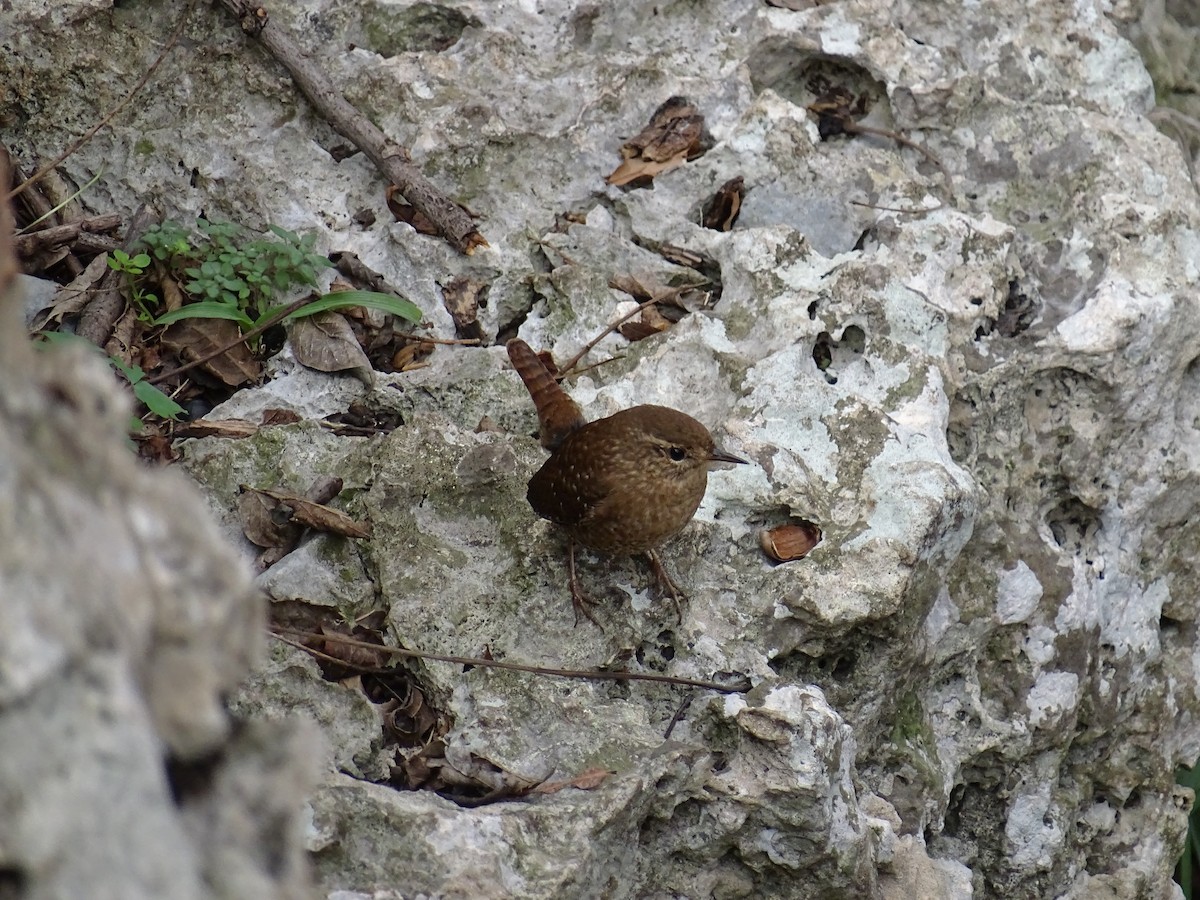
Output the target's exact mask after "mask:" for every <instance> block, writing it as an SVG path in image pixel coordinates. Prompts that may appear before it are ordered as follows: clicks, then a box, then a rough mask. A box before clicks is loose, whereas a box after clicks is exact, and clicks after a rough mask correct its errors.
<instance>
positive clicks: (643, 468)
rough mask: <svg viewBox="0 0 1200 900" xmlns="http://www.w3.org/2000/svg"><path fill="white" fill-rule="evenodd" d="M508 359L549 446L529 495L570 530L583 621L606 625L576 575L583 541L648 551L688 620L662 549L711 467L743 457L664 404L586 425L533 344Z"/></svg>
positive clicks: (514, 349)
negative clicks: (577, 555) (598, 618)
mask: <svg viewBox="0 0 1200 900" xmlns="http://www.w3.org/2000/svg"><path fill="white" fill-rule="evenodd" d="M508 356H509V359H511V360H512V362H513V366H514V367H515V368H516V370H517V373H518V374H519V375H520V376H521V380H522V381H524V382H525V386H526V388H528V390H529V394H530V396H531V397H532V398H533V402H534V405H535V406H536V407H537V411H538V423H539V426H540V437H541V443H542V446H544V447H546V449H548V450H550V458H549V459H548V460H546V462H545V464H544V465H543V466H542V467H541V468H540V469H538V471H537V472H536V473H535V474H534V476H533V478H531V479H530V480H529V492H528V494H527V495H526V496H527V498H528V500H529V505H530V506H532V507H533V511H534V512H536V513H537V514H538V515H539V516H541V517H542V518H544V519H549V520H550V521H551V522H554V523H555V524H556V525H560V526H562V528H563V530H564V531H566V533H567V537H568V560H569V566H570V570H569V571H570V587H571V603H572V605H573V606H574V608H575V621H576V623H578V622H579V614H580V613H583V614H584V616H586V617H587V618H588V619H589V620H591V621H592V622H593V623H594V624H596V625H597V626H599V624H600V623H599V622H597V621H596V619H595V617H594V616H593V615H592V613H591V611H590V610H589V609H588V604H589V603H590V602H591V601H589V600H588V599H587V597H586V596H584V594H583V591H582V590H581V589H580V587H579V581H578V579H577V578H576V575H575V543H576V542H578V543H580V544H583V545H584V546H585V547H589V548H591V549H592V550H596V551H599V552H600V553H605V554H612V555H623V554H635V553H644V554H645V555H646V556H647V557H648V558H649V560H650V565H651V568H652V569H653V571H654V574H655V577H656V578H657V579H658V581H659V583H660V584H661V585H662V586H663V588H664V589H665V590H666V591H667V592H668V593H669V594H670V595H671V599H672V600H673V601H674V602H675V609H676V612H677V613H678V614H679V615H680V617H682V612H681V610H680V607H679V600H680V596H681V593H680V591H679V589H678V587H676V585H675V583H674V582H673V581H672V580H671V578H670V576H669V575H668V574H667V571H666V569H665V568H664V567H663V564H662V560H660V559H659V556H658V552H657V550H658V547H660V546H661V545H662V544H663V543H665V542H666V541H668V540H670V539H671V538H673V537H674V536H675V535H677V534H679V532H681V531H682V530H683V528H684V526H686V525H687V523H688V522H690V521H691V520H692V516H693V515H694V514H695V512H696V508H697V507H698V506H699V505H700V501H701V499H702V498H703V497H704V490H705V488H706V487H707V486H708V469H709V466H710V465H711V464H712V463H718V462H727V463H744V462H745V460H744V459H739V458H738V457H736V456H733V455H732V454H729V453H726V452H725V451H724V450H721V449H720V448H719V447H717V446H716V445H715V444H714V443H713V439H712V435H710V434H709V433H708V429H707V428H705V427H704V426H703V425H701V424H700V423H699V422H697V421H696V420H695V419H693V418H692V417H691V416H688V415H685V414H683V413H681V412H679V411H678V410H674V409H668V408H667V407H665V406H635V407H633V408H632V409H625V410H622V411H621V412H619V413H616V414H614V415H611V416H609V417H608V418H605V419H598V420H597V421H595V422H587V421H585V420H584V418H583V413H582V412H581V410H580V409H579V406H578V405H577V404H576V403H575V401H574V400H572V399H571V398H570V397H568V396H567V395H566V393H565V392H564V391H563V390H562V388H560V387H559V386H558V383H557V382H555V380H554V378H553V377H552V376H551V375H550V373H549V371H548V370H547V369H546V367H545V366H544V365H542V362H541V360H539V359H538V357H537V355H536V354H534V352H533V351H532V350H531V349H530V348H529V345H528V344H526V343H525V342H524V341H522V340H512V341H509V342H508Z"/></svg>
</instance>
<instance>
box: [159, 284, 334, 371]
mask: <svg viewBox="0 0 1200 900" xmlns="http://www.w3.org/2000/svg"><path fill="white" fill-rule="evenodd" d="M311 302H312V298H311V297H301V298H300V299H299V300H293V301H292V302H291V303H289V304H288V305H287V306H285V307H284V308H283V309H281V310H279V312H277V313H275V315H273V316H271V318H269V319H267V320H266V321H265V322H263V323H262V324H261V325H256V326H255V327H253V328H251V329H250V330H249V331H247V332H246V333H245V334H243V335H242V336H241V337H239V338H238V339H237V340H236V341H230V342H229V343H228V344H226V345H225V346H224V347H218V348H217V349H216V350H214V351H212V353H206V354H204V355H203V356H201V357H200V358H199V359H194V360H192V361H191V362H190V363H188V364H187V365H183V366H180V367H179V368H178V369H172V370H171V371H169V372H160V373H159V374H157V375H155V376H154V377H153V378H147V379H146V383H147V384H161V383H162V382H164V381H167V380H168V379H171V378H174V377H175V376H176V375H179V374H182V373H183V372H187V371H190V370H191V369H194V368H196V366H202V365H204V364H205V363H206V362H208V361H209V360H210V359H216V358H217V357H218V356H220V355H221V354H222V353H227V352H228V351H230V350H232V349H233V348H234V347H236V346H237V345H238V344H243V343H245V342H246V341H249V340H253V339H254V338H256V337H258V336H259V335H260V334H262V333H263V332H264V331H266V330H267V329H268V328H271V327H272V326H274V325H278V324H279V323H280V322H282V321H283V320H284V319H286V318H287V317H288V316H290V315H291V314H292V313H294V312H295V311H296V310H298V309H299V308H300V307H302V306H306V305H307V304H309V303H311Z"/></svg>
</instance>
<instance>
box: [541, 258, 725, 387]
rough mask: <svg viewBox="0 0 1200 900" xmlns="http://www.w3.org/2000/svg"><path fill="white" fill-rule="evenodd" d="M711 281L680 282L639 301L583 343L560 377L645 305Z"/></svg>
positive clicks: (561, 370) (658, 301)
mask: <svg viewBox="0 0 1200 900" xmlns="http://www.w3.org/2000/svg"><path fill="white" fill-rule="evenodd" d="M711 283H712V282H710V281H709V280H708V279H707V278H706V279H704V280H703V281H697V282H696V283H694V284H682V285H680V286H679V287H673V288H671V289H670V290H668V291H663V292H662V293H661V294H658V295H657V296H654V297H651V298H650V299H649V300H646V301H644V302H642V303H639V304H638V305H637V306H636V307H634V308H633V309H632V310H631V311H630V312H629V313H627V314H626V315H623V316H621V318H619V319H617V320H616V321H615V322H613V323H612V324H611V325H609V326H608V327H607V328H605V329H604V330H603V331H601V332H600V333H599V334H598V335H596V336H595V337H594V338H592V339H591V340H590V341H588V342H587V343H586V344H584V345H583V349H582V350H580V351H579V352H578V353H576V354H575V355H574V356H572V357H571V358H570V359H569V360H568V361H567V362H566V363H565V364H564V365H563V366H562V368H560V369H559V370H558V371H559V375H560V376H561V377H566V375H567V374H569V373H570V371H571V370H572V369H573V368H575V366H577V365H578V364H579V361H580V360H581V359H583V358H584V357H585V356H587V355H588V354H589V353H591V352H592V350H593V349H594V348H595V346H596V345H597V344H599V343H600V342H601V341H602V340H604V339H605V338H606V337H608V336H609V335H610V334H612V333H613V332H614V331H616V330H617V329H618V328H620V327H621V326H622V325H624V324H625V323H626V322H628V321H629V320H630V319H632V318H633V317H634V316H636V315H637V314H638V313H640V312H641V311H642V310H643V309H645V308H646V307H648V306H653V305H654V304H655V303H662V302H663V301H664V300H670V299H671V298H672V297H678V296H679V295H680V294H682V293H683V292H684V291H690V290H692V289H693V288H701V287H704V286H705V285H706V284H711Z"/></svg>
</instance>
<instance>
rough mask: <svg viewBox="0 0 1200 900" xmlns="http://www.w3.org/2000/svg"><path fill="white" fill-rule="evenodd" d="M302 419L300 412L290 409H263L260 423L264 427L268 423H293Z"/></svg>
mask: <svg viewBox="0 0 1200 900" xmlns="http://www.w3.org/2000/svg"><path fill="white" fill-rule="evenodd" d="M299 421H302V420H301V418H300V413H298V412H296V411H294V410H291V409H276V408H271V409H264V410H263V414H262V424H263V426H264V427H266V426H268V425H295V424H296V423H297V422H299Z"/></svg>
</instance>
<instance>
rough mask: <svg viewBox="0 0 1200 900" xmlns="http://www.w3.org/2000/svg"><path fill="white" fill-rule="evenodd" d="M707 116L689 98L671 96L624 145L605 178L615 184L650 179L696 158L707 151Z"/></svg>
mask: <svg viewBox="0 0 1200 900" xmlns="http://www.w3.org/2000/svg"><path fill="white" fill-rule="evenodd" d="M703 136H704V116H702V115H700V113H699V112H698V111H697V110H696V107H694V106H693V105H692V104H691V103H690V102H689V101H688V100H687V99H686V98H684V97H671V98H669V99H668V100H667V101H666V102H665V103H663V104H662V105H661V106H660V107H659V108H658V109H656V110H655V111H654V114H653V115H652V116H651V117H650V123H649V124H648V125H647V126H646V127H645V128H643V129H642V130H641V131H640V132H638V134H637V135H636V136H635V137H633V138H630V139H629V140H628V141H626V142H625V143H624V144H622V145H621V157H622V161H621V164H620V165H619V166H617V168H616V169H614V170H613V172H612V174H610V175H609V176H608V178H606V179H605V180H606V181H607V182H608V183H609V184H612V185H617V186H620V185H624V184H630V183H631V182H634V181H645V182H646V183H649V182H650V181H651V180H653V179H654V176H656V175H661V174H662V173H663V172H668V171H670V170H671V169H674V168H677V167H679V166H681V165H683V164H684V163H685V162H687V161H688V160H691V159H695V158H696V157H697V156H700V155H701V154H702V153H703V152H704V145H703Z"/></svg>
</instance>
